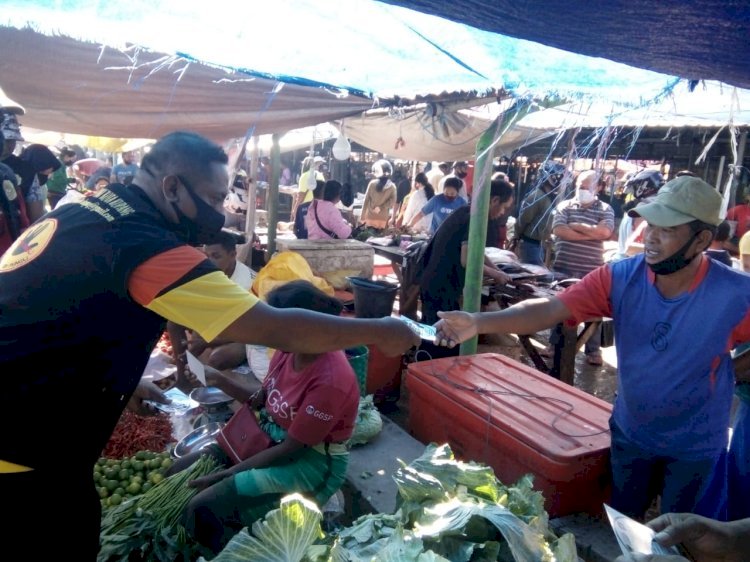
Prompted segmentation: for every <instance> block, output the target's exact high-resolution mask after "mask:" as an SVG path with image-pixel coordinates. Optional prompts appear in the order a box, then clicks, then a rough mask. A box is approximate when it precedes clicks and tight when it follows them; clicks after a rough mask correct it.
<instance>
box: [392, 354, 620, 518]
mask: <svg viewBox="0 0 750 562" xmlns="http://www.w3.org/2000/svg"><path fill="white" fill-rule="evenodd" d="M406 387H407V389H408V391H409V429H410V431H411V433H412V434H413V435H414V436H415V437H416V438H417V439H419V440H420V441H422V442H423V443H429V442H435V443H446V442H447V443H448V444H449V445H450V446H451V448H452V449H453V451H454V453H455V455H456V457H458V458H460V459H462V460H466V461H469V460H473V461H476V462H481V463H484V464H487V465H489V466H491V467H492V468H493V469H494V471H495V474H496V476H497V477H498V479H499V480H500V481H501V482H503V483H505V484H511V483H513V482H515V481H516V480H517V479H518V478H520V477H521V476H523V475H524V474H528V473H532V474H534V487H535V488H536V489H537V490H539V491H541V492H542V493H543V494H544V497H545V508H546V509H547V511H548V513H549V514H550V516H551V517H559V516H562V515H567V514H570V513H578V512H587V513H590V514H592V515H597V514H599V513H600V512H601V511H602V503H603V502H605V501H607V499H608V494H609V489H610V474H609V447H610V435H609V424H608V421H609V417H610V415H611V413H612V406H611V405H610V404H608V403H607V402H604V401H603V400H600V399H599V398H596V397H595V396H592V395H590V394H587V393H586V392H583V391H581V390H578V389H576V388H573V387H572V386H569V385H567V384H565V383H561V382H560V381H558V380H555V379H553V378H552V377H550V376H549V375H546V374H544V373H541V372H539V371H537V370H535V369H532V368H531V367H528V366H526V365H523V364H522V363H519V362H518V361H515V360H513V359H511V358H509V357H505V356H504V355H498V354H495V353H485V354H479V355H470V356H464V357H450V358H445V359H435V360H432V361H424V362H421V363H412V364H410V365H409V367H408V371H407V377H406Z"/></svg>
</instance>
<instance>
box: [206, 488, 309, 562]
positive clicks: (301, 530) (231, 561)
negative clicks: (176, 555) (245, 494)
mask: <svg viewBox="0 0 750 562" xmlns="http://www.w3.org/2000/svg"><path fill="white" fill-rule="evenodd" d="M322 517H323V516H322V514H321V513H320V510H319V509H318V507H317V506H316V505H315V503H314V502H311V501H310V500H307V499H305V498H303V497H302V496H301V495H299V494H292V495H289V496H285V497H284V498H283V499H282V500H281V505H280V506H279V508H278V509H274V510H273V511H270V512H269V513H268V515H266V518H265V519H264V520H263V521H256V522H255V523H253V529H252V531H253V534H252V535H250V534H249V533H248V532H247V529H243V530H242V531H240V532H239V533H237V534H236V535H235V536H234V537H232V540H230V541H229V544H227V546H226V547H225V548H224V550H222V551H221V553H219V555H218V556H216V558H214V559H213V562H299V561H300V560H302V559H303V557H304V556H305V553H306V551H307V549H308V548H309V547H310V545H312V543H313V542H314V541H315V540H316V539H317V538H320V537H321V536H322V532H321V530H320V520H321V519H322ZM200 560H201V561H203V562H205V561H204V559H203V558H201V559H200Z"/></svg>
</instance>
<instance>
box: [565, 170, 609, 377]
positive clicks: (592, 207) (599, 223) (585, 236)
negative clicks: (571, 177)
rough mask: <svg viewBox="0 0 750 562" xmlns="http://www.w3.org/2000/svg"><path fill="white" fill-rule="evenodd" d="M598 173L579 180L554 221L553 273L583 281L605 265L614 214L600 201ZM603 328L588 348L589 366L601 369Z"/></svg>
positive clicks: (591, 338)
mask: <svg viewBox="0 0 750 562" xmlns="http://www.w3.org/2000/svg"><path fill="white" fill-rule="evenodd" d="M598 176H599V174H598V172H596V171H595V170H586V171H585V172H581V174H580V175H579V176H578V178H577V180H576V192H575V196H574V197H573V198H571V199H566V200H565V201H563V202H562V203H560V204H559V205H558V206H557V208H556V209H555V212H554V214H553V217H552V234H553V236H554V238H555V261H554V264H553V270H554V271H555V272H557V273H559V274H561V275H563V276H565V277H568V278H575V279H582V278H583V277H584V276H585V275H586V274H587V273H589V272H591V271H593V270H595V269H596V268H597V267H599V266H601V265H602V264H603V263H604V240H608V239H609V237H610V236H612V232H613V231H614V228H615V213H614V211H613V210H612V207H610V205H609V204H608V203H604V202H603V201H601V200H599V199H598V198H597V194H598V192H599V189H600V187H599V185H600V184H599V181H598V179H599V178H598ZM561 329H562V326H558V329H557V330H555V331H554V332H553V334H552V336H551V337H550V340H551V342H552V343H554V342H555V341H557V339H558V338H560V337H561V334H562V332H561ZM600 347H601V325H600V326H599V327H598V328H597V329H596V331H595V332H594V333H593V334H592V336H591V337H590V338H589V339H588V341H587V342H586V345H585V352H586V362H587V363H588V364H589V365H596V366H598V365H601V364H602V363H603V361H602V353H601V350H600Z"/></svg>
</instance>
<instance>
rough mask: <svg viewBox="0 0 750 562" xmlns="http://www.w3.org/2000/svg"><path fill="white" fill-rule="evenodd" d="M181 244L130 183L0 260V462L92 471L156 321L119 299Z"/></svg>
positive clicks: (41, 226)
mask: <svg viewBox="0 0 750 562" xmlns="http://www.w3.org/2000/svg"><path fill="white" fill-rule="evenodd" d="M179 246H184V243H183V242H182V241H181V240H180V239H179V238H178V236H177V235H176V234H175V233H174V232H173V231H172V229H170V227H169V225H168V224H167V223H166V222H165V220H164V219H163V217H162V216H161V215H160V214H159V212H158V210H157V209H156V208H155V207H154V206H153V204H152V203H151V201H150V200H149V199H148V197H147V196H146V194H145V193H144V192H143V191H142V190H141V189H140V188H138V187H137V186H134V185H131V186H129V187H127V188H126V187H125V186H117V185H115V186H113V187H112V188H111V189H107V190H104V191H102V192H101V193H100V194H98V195H97V196H96V197H90V198H87V199H86V201H85V202H84V203H81V204H75V205H64V206H63V207H59V208H58V209H55V210H54V211H51V212H50V213H48V214H47V215H45V217H44V218H43V219H42V220H41V221H39V222H37V223H35V224H34V225H32V226H31V227H29V228H28V229H27V230H26V231H25V232H24V233H23V234H22V235H21V237H19V239H18V240H17V242H16V244H15V245H14V246H11V247H10V248H9V249H8V251H7V252H6V253H5V255H4V256H3V258H2V260H0V372H2V373H3V375H4V376H3V390H2V392H0V427H2V428H3V429H2V430H0V431H1V432H2V433H1V436H0V459H2V460H5V461H9V462H15V463H17V464H21V465H24V466H31V467H35V468H38V467H43V466H49V465H50V463H57V462H65V463H76V464H77V465H79V466H80V465H81V464H90V463H93V462H94V461H95V460H96V459H97V458H98V456H99V454H100V452H101V450H102V448H103V447H104V445H105V444H106V442H107V439H108V438H109V435H110V434H111V432H112V430H113V428H114V426H115V424H116V423H117V420H118V418H119V415H120V412H121V409H122V407H123V405H124V402H125V401H127V399H128V398H129V397H130V395H131V394H132V392H133V390H134V389H135V387H136V386H137V384H138V381H139V380H140V378H141V375H142V374H143V370H144V368H145V366H146V363H147V362H148V358H149V355H150V353H151V350H152V349H153V347H154V345H155V343H156V340H157V339H158V337H159V336H160V335H161V333H162V331H163V329H164V324H165V321H164V320H163V319H162V318H161V317H160V316H158V315H157V314H156V313H154V312H152V311H150V310H148V309H147V308H144V307H143V306H141V305H140V304H138V303H136V302H135V301H134V300H133V299H132V297H131V296H130V294H129V293H128V280H129V277H130V274H131V273H132V272H133V270H134V269H135V268H136V267H138V266H139V265H140V264H142V263H143V262H144V261H146V260H147V259H149V258H151V257H153V256H155V255H157V254H160V253H162V252H165V251H167V250H170V249H173V248H177V247H179Z"/></svg>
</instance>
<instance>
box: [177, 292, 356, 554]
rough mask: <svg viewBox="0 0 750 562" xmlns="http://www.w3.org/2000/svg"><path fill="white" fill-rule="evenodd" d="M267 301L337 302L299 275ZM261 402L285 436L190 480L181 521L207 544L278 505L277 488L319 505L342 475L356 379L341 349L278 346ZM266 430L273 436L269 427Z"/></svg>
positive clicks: (320, 306)
mask: <svg viewBox="0 0 750 562" xmlns="http://www.w3.org/2000/svg"><path fill="white" fill-rule="evenodd" d="M267 301H268V304H270V305H271V306H274V307H276V308H305V309H308V310H314V311H317V312H322V313H328V314H333V315H338V314H339V313H340V312H341V309H342V306H341V303H340V302H339V301H338V300H337V299H335V298H332V297H329V296H328V295H326V294H325V293H323V292H322V291H320V290H319V289H317V288H316V287H314V286H313V285H312V284H311V283H309V282H307V281H301V280H299V281H291V282H289V283H286V284H285V285H282V286H280V287H277V288H276V289H274V290H273V291H271V292H270V293H269V294H268V298H267ZM247 397H248V396H247V395H246V396H245V398H247ZM262 404H265V409H266V412H267V414H268V416H270V418H271V420H272V421H273V422H274V423H275V424H277V425H278V426H280V427H281V428H282V429H283V430H285V431H286V437H285V438H284V439H283V440H282V441H281V442H280V443H278V444H275V445H272V446H271V447H270V448H268V449H265V450H264V451H261V452H260V453H258V454H256V455H254V456H252V457H250V458H248V459H246V460H244V461H242V462H240V463H239V464H236V465H234V466H230V467H228V468H227V469H225V470H222V471H220V472H218V473H216V474H211V475H208V476H205V477H202V478H199V479H197V480H194V481H192V482H190V485H191V486H193V487H196V488H199V489H201V492H199V493H198V494H197V495H196V496H195V497H194V498H193V499H192V500H191V501H190V503H189V504H188V507H187V509H186V512H185V521H186V522H185V526H186V528H187V529H188V530H189V531H190V532H191V533H192V534H193V536H194V537H195V539H196V540H198V541H199V542H200V543H202V544H203V545H205V546H206V547H208V548H210V549H212V550H213V551H214V552H219V551H220V550H221V549H222V548H223V547H224V545H225V544H226V542H228V540H229V539H230V538H231V537H232V536H233V535H234V534H235V533H236V532H237V531H239V530H240V529H242V527H245V526H248V525H251V524H252V523H253V522H254V521H256V520H257V519H259V518H261V517H263V516H265V514H266V513H267V512H268V511H269V510H271V509H274V508H276V507H278V503H279V500H280V498H281V497H283V496H284V495H287V494H290V493H294V492H297V493H301V494H303V495H306V496H308V497H310V498H312V499H314V500H315V501H316V502H317V503H318V505H320V506H322V505H324V504H325V502H326V501H328V499H329V498H330V497H331V496H332V495H333V494H334V493H335V492H336V491H337V490H338V489H339V488H340V487H341V484H342V483H343V482H344V478H345V476H346V467H347V464H348V462H349V452H348V451H347V448H346V446H345V444H344V443H345V442H346V441H347V440H348V439H349V438H350V437H351V435H352V431H353V429H354V423H355V420H356V417H357V407H358V405H359V387H358V384H357V378H356V376H355V374H354V371H353V370H352V368H351V366H350V365H349V362H348V360H347V358H346V355H345V353H344V352H343V351H332V352H328V353H319V354H301V353H297V354H295V353H286V352H282V351H277V352H276V353H275V355H274V356H273V359H271V365H270V368H269V373H268V376H267V377H266V378H265V380H264V382H263V387H262V389H261V390H260V391H259V393H258V394H257V395H256V396H254V398H253V405H254V406H256V407H258V406H260V405H262ZM261 425H263V424H261ZM276 429H278V428H276ZM264 430H266V431H268V429H267V428H266V427H265V426H264ZM268 433H269V435H271V437H274V434H275V433H276V432H275V431H268Z"/></svg>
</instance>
